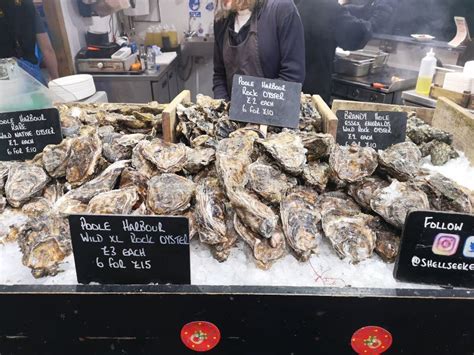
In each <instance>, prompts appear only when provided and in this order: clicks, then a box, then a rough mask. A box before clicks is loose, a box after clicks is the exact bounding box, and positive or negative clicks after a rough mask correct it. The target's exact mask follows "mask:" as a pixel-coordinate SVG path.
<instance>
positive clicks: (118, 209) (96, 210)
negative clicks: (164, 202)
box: [87, 187, 139, 214]
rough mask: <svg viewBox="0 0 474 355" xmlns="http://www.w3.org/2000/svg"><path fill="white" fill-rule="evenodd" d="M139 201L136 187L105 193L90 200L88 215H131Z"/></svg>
mask: <svg viewBox="0 0 474 355" xmlns="http://www.w3.org/2000/svg"><path fill="white" fill-rule="evenodd" d="M138 199H139V196H138V191H137V188H136V187H127V188H124V189H120V190H112V191H107V192H103V193H101V194H98V195H97V196H95V197H94V198H92V200H90V202H89V205H88V207H87V213H91V214H130V213H131V212H132V209H133V206H135V204H136V203H137V202H138Z"/></svg>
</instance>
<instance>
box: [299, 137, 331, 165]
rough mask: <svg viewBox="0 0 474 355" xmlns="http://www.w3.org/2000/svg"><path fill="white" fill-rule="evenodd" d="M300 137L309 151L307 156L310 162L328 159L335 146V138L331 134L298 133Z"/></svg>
mask: <svg viewBox="0 0 474 355" xmlns="http://www.w3.org/2000/svg"><path fill="white" fill-rule="evenodd" d="M298 135H299V136H300V137H301V139H302V141H303V146H304V147H305V148H306V149H307V151H308V153H307V156H308V160H309V161H316V160H319V159H321V158H326V157H328V156H329V154H330V153H331V149H332V147H333V146H334V144H335V141H334V137H333V136H332V135H330V134H324V133H314V132H298Z"/></svg>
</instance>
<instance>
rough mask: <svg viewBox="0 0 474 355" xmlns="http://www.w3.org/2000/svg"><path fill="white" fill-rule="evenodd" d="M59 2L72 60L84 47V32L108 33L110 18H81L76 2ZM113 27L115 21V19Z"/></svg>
mask: <svg viewBox="0 0 474 355" xmlns="http://www.w3.org/2000/svg"><path fill="white" fill-rule="evenodd" d="M59 1H61V9H62V12H63V16H64V24H65V26H66V33H67V36H68V39H69V46H70V47H71V56H72V58H73V59H74V57H75V56H76V54H77V52H79V50H80V49H81V48H82V47H85V45H86V38H85V35H86V32H87V31H88V30H89V29H90V30H93V31H107V32H109V20H110V16H106V17H104V18H100V17H82V16H81V15H79V9H78V7H77V2H76V0H59ZM115 24H116V25H115V27H117V20H116V19H115Z"/></svg>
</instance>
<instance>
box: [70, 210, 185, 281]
mask: <svg viewBox="0 0 474 355" xmlns="http://www.w3.org/2000/svg"><path fill="white" fill-rule="evenodd" d="M69 225H70V231H71V238H72V245H73V251H74V260H75V262H76V273H77V280H78V281H79V282H80V283H89V282H99V283H102V284H149V283H160V284H167V283H171V284H190V283H191V274H190V259H189V221H188V219H187V218H184V217H158V216H143V217H142V216H140V217H138V216H117V215H113V216H112V215H71V216H69Z"/></svg>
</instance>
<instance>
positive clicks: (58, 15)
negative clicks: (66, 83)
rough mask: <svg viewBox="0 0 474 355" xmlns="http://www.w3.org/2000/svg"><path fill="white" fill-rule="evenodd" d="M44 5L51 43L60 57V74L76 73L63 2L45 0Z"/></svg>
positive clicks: (58, 57)
mask: <svg viewBox="0 0 474 355" xmlns="http://www.w3.org/2000/svg"><path fill="white" fill-rule="evenodd" d="M43 7H44V12H45V15H46V21H47V23H48V28H49V34H50V36H51V43H52V45H53V48H54V52H55V53H56V58H57V59H58V70H59V76H60V77H61V76H67V75H72V74H74V61H73V59H72V56H71V48H70V45H69V40H68V36H67V33H66V25H65V24H64V16H63V11H62V8H61V2H60V1H58V0H44V1H43Z"/></svg>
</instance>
